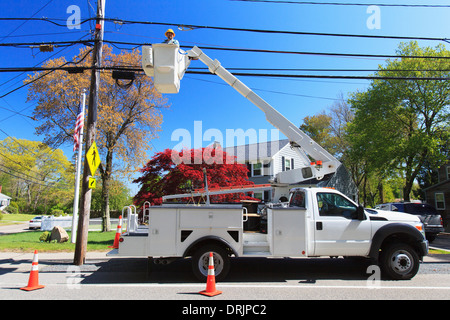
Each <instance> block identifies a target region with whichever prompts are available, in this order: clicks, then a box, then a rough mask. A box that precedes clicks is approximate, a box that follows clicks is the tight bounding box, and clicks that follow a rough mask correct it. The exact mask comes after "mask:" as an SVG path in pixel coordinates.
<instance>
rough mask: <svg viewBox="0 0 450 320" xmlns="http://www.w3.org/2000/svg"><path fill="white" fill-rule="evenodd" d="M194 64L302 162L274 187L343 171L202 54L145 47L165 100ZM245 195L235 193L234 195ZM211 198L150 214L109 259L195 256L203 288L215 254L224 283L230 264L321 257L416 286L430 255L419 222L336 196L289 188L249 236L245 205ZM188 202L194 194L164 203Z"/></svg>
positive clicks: (335, 193)
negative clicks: (245, 104)
mask: <svg viewBox="0 0 450 320" xmlns="http://www.w3.org/2000/svg"><path fill="white" fill-rule="evenodd" d="M159 57H161V58H159ZM191 59H195V60H200V61H202V62H203V63H205V64H206V65H207V66H208V68H209V70H210V71H211V72H212V73H214V74H217V75H218V76H219V77H221V78H222V79H223V80H225V81H226V82H227V83H228V84H230V85H231V86H232V87H233V88H234V89H236V90H237V91H238V92H239V93H241V94H242V95H243V96H244V97H246V98H247V99H249V100H250V101H251V102H252V103H254V104H255V105H256V106H257V107H258V108H260V109H261V110H262V111H263V112H264V113H265V114H266V118H267V120H268V121H269V122H270V123H272V124H273V125H274V126H275V127H277V128H278V129H280V131H281V132H283V134H285V135H286V136H287V137H288V138H289V139H290V142H291V146H292V148H293V149H295V150H296V151H297V152H298V153H299V155H300V156H301V157H302V158H303V159H304V160H305V161H304V163H303V164H302V167H301V168H299V169H295V170H290V171H286V172H281V173H280V174H279V175H278V176H277V177H275V179H274V183H273V186H274V187H280V186H282V187H286V186H289V184H292V183H298V182H301V181H305V180H308V179H312V178H316V179H320V178H321V177H323V176H324V175H325V174H330V173H334V172H335V171H336V169H337V168H338V167H339V166H340V165H341V164H340V162H339V161H338V160H337V159H335V158H334V157H333V156H332V155H331V154H329V153H328V152H327V151H326V150H325V149H323V148H322V147H321V146H320V145H318V144H317V143H316V142H314V141H313V140H312V139H311V138H309V137H308V136H307V135H306V134H305V133H304V132H302V131H301V130H300V129H299V128H297V127H296V126H295V125H293V124H292V123H291V122H290V121H289V120H287V119H286V118H285V117H284V116H282V115H281V114H280V113H279V112H278V111H276V110H275V109H274V108H272V107H271V106H270V105H269V104H268V103H267V102H265V101H264V100H263V99H261V98H260V97H259V96H258V95H256V94H255V93H254V92H253V91H252V90H250V89H249V88H248V87H247V86H245V85H244V84H243V83H242V82H241V81H239V80H238V79H237V78H236V77H234V76H233V75H232V74H231V73H229V72H228V71H227V70H225V69H224V68H223V67H222V66H221V65H220V63H219V62H218V61H217V60H215V61H213V60H211V59H210V58H209V57H208V56H206V55H205V54H204V53H203V52H202V51H201V50H200V49H199V48H197V47H194V48H193V49H192V50H190V51H188V52H183V51H181V50H180V48H179V46H178V45H165V44H158V45H153V47H144V48H143V68H144V71H145V72H146V74H147V75H149V76H154V81H155V86H156V88H157V89H158V90H160V91H161V92H163V93H177V92H178V90H179V87H180V83H179V82H180V80H181V78H182V77H183V75H184V72H185V70H186V68H187V67H188V66H189V63H190V60H191ZM312 160H313V161H312ZM311 162H313V163H311ZM246 191H250V190H246ZM246 191H245V190H236V189H233V190H230V191H229V192H246ZM220 192H222V193H223V192H226V191H224V190H222V191H220ZM211 194H214V192H209V191H208V189H207V186H205V190H204V194H202V195H203V196H206V198H207V201H206V203H205V204H202V205H194V204H190V205H189V204H181V205H180V204H163V205H162V206H153V207H150V208H147V209H146V210H145V215H146V217H148V221H149V225H148V228H135V229H134V232H132V231H131V230H130V231H128V232H127V233H125V234H123V235H122V237H121V240H120V244H119V248H118V249H114V250H113V251H112V252H110V254H117V255H119V256H133V257H136V256H137V257H152V258H153V260H154V261H155V262H157V263H168V262H170V261H172V260H174V259H178V258H185V257H192V269H193V272H194V274H195V275H196V276H197V278H199V279H200V280H202V281H205V280H206V277H207V274H208V259H209V253H210V252H213V255H214V267H215V275H216V277H217V278H218V279H223V278H224V277H225V276H226V275H227V273H228V272H229V269H230V258H231V257H235V258H239V257H302V258H308V257H319V256H343V257H366V258H370V259H371V260H372V262H373V263H376V264H378V265H379V266H380V268H381V270H382V271H383V272H384V274H386V275H387V276H388V277H390V278H393V279H411V278H412V277H414V276H415V275H416V273H417V271H418V269H419V263H420V260H421V259H422V258H423V256H425V255H427V254H428V242H427V240H426V239H425V233H424V229H423V225H422V223H421V222H420V220H419V218H417V217H415V216H413V215H408V214H402V213H398V212H395V213H394V212H389V211H377V210H369V209H364V208H363V207H361V206H359V205H358V204H356V203H355V202H354V201H352V200H351V199H350V198H348V197H346V196H345V195H344V194H342V193H340V192H339V191H337V190H333V189H328V188H294V189H292V190H291V192H290V196H289V203H288V204H285V205H281V204H268V205H267V206H266V207H265V208H264V209H263V210H262V211H261V212H260V214H256V217H252V218H253V219H254V218H256V219H257V220H259V221H264V226H265V227H264V230H260V231H258V230H256V231H255V230H252V231H248V230H246V229H245V225H246V224H245V221H246V220H247V219H248V218H249V216H254V215H255V214H254V213H247V212H246V209H245V208H243V207H242V205H224V204H210V202H209V195H211ZM188 196H191V195H189V194H187V195H186V194H183V195H172V196H166V197H165V198H166V199H169V198H177V197H178V198H182V197H188Z"/></svg>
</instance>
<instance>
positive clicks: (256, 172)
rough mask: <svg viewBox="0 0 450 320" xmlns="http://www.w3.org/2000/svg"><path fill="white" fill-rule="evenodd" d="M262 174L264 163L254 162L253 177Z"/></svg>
mask: <svg viewBox="0 0 450 320" xmlns="http://www.w3.org/2000/svg"><path fill="white" fill-rule="evenodd" d="M259 176H262V163H261V162H257V163H252V177H259Z"/></svg>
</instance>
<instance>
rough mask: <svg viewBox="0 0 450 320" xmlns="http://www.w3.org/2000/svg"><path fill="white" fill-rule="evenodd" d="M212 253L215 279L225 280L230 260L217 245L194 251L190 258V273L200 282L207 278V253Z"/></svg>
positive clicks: (224, 251)
mask: <svg viewBox="0 0 450 320" xmlns="http://www.w3.org/2000/svg"><path fill="white" fill-rule="evenodd" d="M210 252H212V253H213V259H214V275H215V279H216V280H218V281H221V280H223V279H225V277H226V276H227V274H228V272H229V271H230V258H229V257H228V254H227V252H226V250H225V249H223V248H222V247H220V246H217V245H205V246H203V247H200V248H199V249H198V250H197V251H195V253H194V255H193V256H192V271H193V273H194V275H195V277H196V278H197V279H198V280H200V281H201V282H206V279H207V278H208V266H209V253H210Z"/></svg>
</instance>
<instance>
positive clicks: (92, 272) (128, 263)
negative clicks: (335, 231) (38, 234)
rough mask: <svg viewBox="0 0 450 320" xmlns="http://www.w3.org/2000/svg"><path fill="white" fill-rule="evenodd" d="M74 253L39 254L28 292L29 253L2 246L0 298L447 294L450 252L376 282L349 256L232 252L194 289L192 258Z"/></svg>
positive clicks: (339, 297) (330, 297) (371, 297)
mask: <svg viewBox="0 0 450 320" xmlns="http://www.w3.org/2000/svg"><path fill="white" fill-rule="evenodd" d="M72 260H73V254H72V253H59V254H46V253H41V254H39V283H40V284H42V285H45V288H43V289H40V290H36V291H31V292H26V291H22V290H20V288H21V287H23V286H25V285H26V284H27V283H28V278H29V273H30V268H31V261H32V254H30V253H5V252H3V253H0V299H14V300H23V299H27V300H28V299H40V300H53V299H64V300H65V299H70V300H78V299H82V300H109V299H113V300H129V299H133V300H169V301H173V300H189V301H190V300H196V301H206V300H209V301H211V300H214V301H216V300H233V301H235V300H250V301H252V303H253V304H254V303H256V302H257V301H272V300H310V299H312V300H343V299H356V300H392V299H395V300H408V299H420V300H428V299H433V300H435V299H443V300H448V299H449V297H450V257H449V256H448V255H437V256H431V257H427V258H426V260H425V261H424V263H422V265H421V267H420V270H419V273H418V274H417V275H416V277H414V278H413V279H412V280H409V281H390V280H382V279H381V280H379V281H374V280H372V279H371V278H370V275H371V274H370V273H367V267H368V265H367V264H366V263H363V262H358V261H356V262H355V261H352V260H348V259H326V258H320V259H266V258H240V259H233V260H232V265H231V271H230V274H229V276H228V278H227V279H226V280H225V281H223V282H220V283H216V287H217V289H218V290H221V291H223V293H222V294H221V295H218V296H216V297H213V298H209V297H205V296H202V295H199V294H198V292H199V291H201V290H204V289H205V284H202V283H198V282H197V281H196V280H195V278H194V277H193V275H192V273H191V269H190V260H189V259H185V260H180V261H176V262H174V263H172V264H170V265H166V266H161V265H154V266H153V268H152V271H151V273H148V272H147V270H148V269H147V259H136V258H109V257H106V256H105V253H95V252H94V253H88V256H87V260H86V263H85V264H84V265H83V266H81V267H77V266H74V265H73V264H72Z"/></svg>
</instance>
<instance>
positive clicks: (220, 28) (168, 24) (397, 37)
mask: <svg viewBox="0 0 450 320" xmlns="http://www.w3.org/2000/svg"><path fill="white" fill-rule="evenodd" d="M104 20H105V21H107V22H113V23H117V22H120V23H122V24H144V25H160V26H177V27H178V28H179V29H180V30H183V29H188V30H194V29H213V30H224V31H241V32H254V33H271V34H289V35H310V36H328V37H353V38H373V39H396V40H429V41H446V40H448V39H447V38H436V37H411V36H389V35H388V36H387V35H367V34H346V33H325V32H306V31H289V30H269V29H249V28H232V27H217V26H205V25H193V24H180V23H168V22H152V21H136V20H123V19H112V18H105V19H104Z"/></svg>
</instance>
